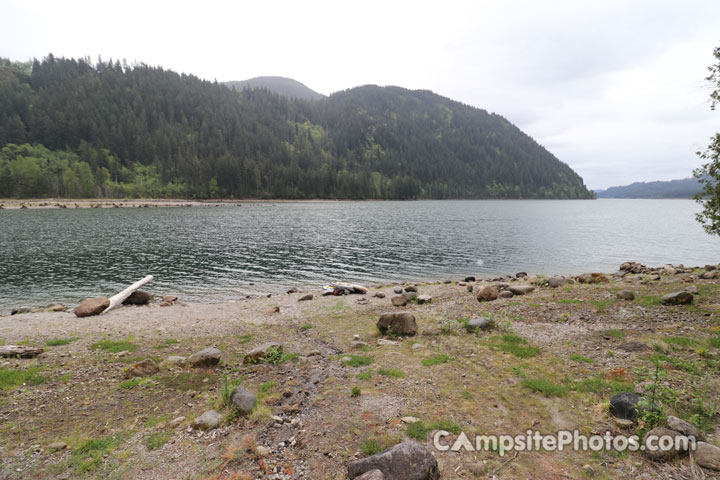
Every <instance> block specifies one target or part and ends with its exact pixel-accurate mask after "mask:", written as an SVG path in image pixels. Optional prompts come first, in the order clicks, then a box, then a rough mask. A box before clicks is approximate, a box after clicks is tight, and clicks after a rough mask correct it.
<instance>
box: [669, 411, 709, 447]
mask: <svg viewBox="0 0 720 480" xmlns="http://www.w3.org/2000/svg"><path fill="white" fill-rule="evenodd" d="M666 423H667V426H668V428H669V429H670V430H675V431H676V432H680V433H682V434H683V435H685V436H688V437H695V439H696V440H700V441H704V440H705V435H703V434H702V432H701V431H700V429H698V428H697V427H696V426H695V425H693V424H692V423H690V422H686V421H685V420H682V419H680V418H678V417H674V416H672V415H668V417H667V420H666Z"/></svg>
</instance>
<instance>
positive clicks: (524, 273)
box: [515, 272, 528, 278]
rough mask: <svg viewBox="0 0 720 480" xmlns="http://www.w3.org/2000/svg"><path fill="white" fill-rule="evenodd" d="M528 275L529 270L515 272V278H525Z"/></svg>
mask: <svg viewBox="0 0 720 480" xmlns="http://www.w3.org/2000/svg"><path fill="white" fill-rule="evenodd" d="M527 276H528V274H527V272H518V273H516V274H515V278H525V277H527Z"/></svg>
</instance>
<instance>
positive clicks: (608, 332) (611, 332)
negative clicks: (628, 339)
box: [602, 328, 625, 338]
mask: <svg viewBox="0 0 720 480" xmlns="http://www.w3.org/2000/svg"><path fill="white" fill-rule="evenodd" d="M602 333H603V335H606V336H608V337H614V338H624V337H625V332H623V331H622V330H616V329H613V328H611V329H609V330H603V332H602Z"/></svg>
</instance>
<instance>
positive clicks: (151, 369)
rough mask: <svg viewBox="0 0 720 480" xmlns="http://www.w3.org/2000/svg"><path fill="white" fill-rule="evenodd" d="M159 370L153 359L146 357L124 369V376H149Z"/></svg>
mask: <svg viewBox="0 0 720 480" xmlns="http://www.w3.org/2000/svg"><path fill="white" fill-rule="evenodd" d="M159 371H160V368H159V367H158V365H157V363H155V360H153V359H152V358H146V359H145V360H143V361H142V362H139V363H136V364H135V365H133V366H132V367H130V368H128V369H127V370H126V371H125V378H134V377H149V376H150V375H155V374H156V373H157V372H159Z"/></svg>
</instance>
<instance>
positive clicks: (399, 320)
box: [377, 312, 417, 336]
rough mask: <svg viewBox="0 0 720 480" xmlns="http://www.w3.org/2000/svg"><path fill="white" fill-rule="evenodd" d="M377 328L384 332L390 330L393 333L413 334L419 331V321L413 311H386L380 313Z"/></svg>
mask: <svg viewBox="0 0 720 480" xmlns="http://www.w3.org/2000/svg"><path fill="white" fill-rule="evenodd" d="M377 328H378V330H380V332H381V333H383V334H385V333H387V332H388V330H389V331H390V333H392V334H393V335H404V336H413V335H415V334H416V333H417V322H416V321H415V315H413V314H412V313H408V312H399V313H384V314H382V315H380V319H379V320H378V322H377Z"/></svg>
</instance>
